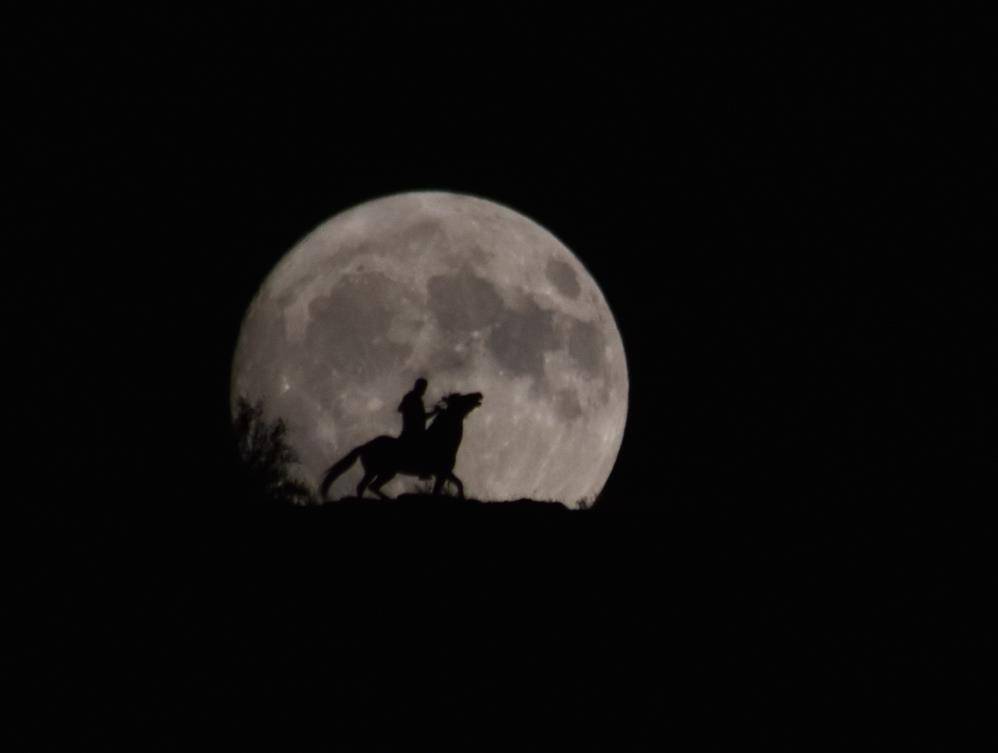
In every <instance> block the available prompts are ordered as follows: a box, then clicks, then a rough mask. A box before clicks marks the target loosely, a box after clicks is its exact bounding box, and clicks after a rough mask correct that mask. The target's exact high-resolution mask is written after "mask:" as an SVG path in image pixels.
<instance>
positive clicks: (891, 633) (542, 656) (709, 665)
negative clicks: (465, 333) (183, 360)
mask: <svg viewBox="0 0 998 753" xmlns="http://www.w3.org/2000/svg"><path fill="white" fill-rule="evenodd" d="M203 501H204V505H205V506H204V508H203V511H202V512H201V513H199V514H195V513H192V512H191V511H190V508H189V507H185V508H182V509H179V510H178V509H177V508H170V507H169V506H166V505H165V504H159V505H157V506H156V507H155V508H149V507H143V499H142V498H141V496H138V495H137V496H136V497H135V499H134V505H133V506H132V507H131V509H130V511H123V510H116V511H114V512H113V513H107V512H105V513H104V514H101V512H100V510H99V508H95V507H92V506H90V505H84V504H80V505H79V506H77V507H75V508H73V507H71V506H68V505H64V506H62V507H61V511H60V512H59V513H58V514H56V513H54V512H53V513H51V514H48V513H46V514H43V513H41V512H39V513H38V514H37V515H36V516H35V517H34V519H33V521H32V522H30V524H29V525H28V526H27V527H26V528H24V529H8V530H19V531H21V532H23V535H20V536H19V539H20V540H19V542H18V543H17V544H16V545H14V546H13V547H11V548H8V552H11V551H13V552H14V553H16V554H17V558H16V562H17V571H16V572H17V577H16V578H13V579H12V580H11V583H10V587H9V588H8V589H7V591H6V596H5V599H6V600H5V608H6V615H7V617H6V620H5V623H6V624H5V627H6V628H7V634H8V636H9V637H8V638H7V642H6V643H5V644H4V649H3V654H2V668H3V674H4V677H5V679H6V681H7V682H8V683H11V684H12V685H13V686H14V687H15V688H16V689H17V693H16V695H15V696H14V697H15V701H14V703H13V704H12V705H9V706H8V707H7V710H6V713H7V714H8V718H9V720H13V721H11V722H9V723H5V726H4V730H3V733H2V734H3V735H4V736H5V737H8V738H12V739H11V745H10V746H5V747H7V749H10V750H23V749H33V748H39V747H40V748H46V747H53V746H55V743H54V742H53V741H54V740H57V739H58V740H61V741H65V740H69V741H71V742H73V743H75V744H76V745H77V746H78V747H79V748H81V749H92V748H108V747H121V748H124V747H129V746H131V747H132V748H133V749H142V750H169V749H177V748H179V747H183V746H184V745H185V744H186V743H187V742H189V741H191V740H198V741H199V742H202V743H205V744H208V745H212V746H220V747H223V748H225V749H233V748H242V747H245V746H247V745H253V746H263V747H267V748H270V749H287V750H303V749H308V750H311V749H330V748H332V749H336V750H411V749H413V747H416V745H417V743H424V742H425V743H428V744H432V745H433V747H434V748H435V749H441V748H451V749H454V748H459V749H463V750H476V751H489V750H495V751H509V750H561V749H572V750H601V751H630V750H660V749H665V748H668V747H670V746H676V747H678V748H680V749H684V750H732V749H745V748H750V747H752V748H755V747H759V746H762V748H763V749H767V750H779V749H785V750H845V749H848V750H883V749H895V748H898V747H901V748H908V749H912V750H915V749H919V750H923V749H932V748H933V747H939V746H938V745H937V744H936V743H939V744H941V742H940V741H945V742H950V741H953V740H958V739H974V738H973V737H967V736H970V735H975V736H976V735H978V734H983V735H993V732H992V731H990V730H987V729H982V728H981V727H980V726H976V727H974V726H972V725H973V724H975V723H976V724H978V725H979V721H980V720H984V719H987V718H988V713H987V709H988V707H989V704H990V703H991V702H992V700H993V689H990V690H989V688H990V687H991V686H990V685H989V683H990V675H989V673H988V671H987V668H986V667H987V665H986V663H985V662H984V661H983V658H984V657H985V656H986V655H987V653H988V651H989V647H990V645H991V641H992V638H991V632H990V631H989V630H987V629H986V628H985V626H986V625H987V624H988V623H987V622H986V620H985V619H984V614H985V611H986V607H987V605H988V604H989V603H990V598H989V596H990V594H991V593H993V592H994V589H993V586H994V585H995V583H994V582H993V581H994V571H993V568H988V564H987V560H988V559H989V557H988V556H987V550H986V549H982V548H981V544H982V542H984V541H985V540H987V539H988V537H989V536H991V534H990V533H989V532H988V531H987V530H978V531H976V532H974V533H973V535H971V532H970V531H969V529H966V528H964V529H963V530H962V533H961V535H960V536H959V537H954V536H952V535H951V534H952V532H953V531H954V530H955V529H959V523H958V522H959V520H960V516H959V514H958V513H957V512H956V510H955V509H954V508H950V509H948V510H946V511H945V512H944V511H943V510H942V509H940V510H939V511H938V512H936V513H933V514H932V515H927V514H924V511H923V513H922V514H915V512H913V509H911V508H909V509H907V510H905V509H903V508H900V507H896V508H894V509H893V511H892V512H890V513H889V514H888V513H886V512H884V513H883V514H881V515H878V516H874V515H873V514H872V513H871V511H870V510H869V509H866V510H864V511H863V512H864V513H865V514H857V512H858V511H860V510H861V508H859V507H858V506H857V505H846V504H840V505H839V506H838V507H837V508H836V507H833V506H831V505H830V503H829V504H818V502H817V501H816V500H812V501H811V503H810V504H808V500H806V499H805V498H800V499H797V500H790V499H785V500H783V501H780V500H778V499H775V498H774V499H770V500H766V501H765V504H763V501H762V500H755V501H753V500H750V499H737V498H735V497H732V498H730V499H729V500H727V501H725V500H722V499H717V500H713V501H711V500H698V501H696V503H695V504H694V503H692V502H690V503H686V504H684V503H683V502H682V501H679V500H665V499H662V500H661V507H660V508H659V512H658V513H645V514H628V513H620V512H618V511H615V510H614V508H613V507H611V506H608V507H604V508H601V507H600V506H597V507H596V508H595V509H593V510H591V511H586V512H580V513H577V512H571V511H567V510H565V508H564V507H562V506H560V505H552V504H548V503H535V502H530V501H521V502H519V503H515V504H497V505H493V504H480V503H475V502H473V501H464V502H462V501H460V500H456V499H452V498H443V499H439V498H437V499H434V498H426V497H418V496H416V497H406V498H402V499H399V500H395V501H391V502H378V501H374V500H363V501H362V502H361V501H357V500H345V501H342V502H340V503H336V504H329V505H326V506H322V507H307V508H294V507H281V508H273V507H266V506H262V505H256V506H254V505H250V504H249V503H248V502H247V501H246V500H245V499H239V498H232V499H230V500H228V501H227V503H226V504H225V505H221V506H220V505H218V504H213V501H212V500H210V499H204V500H203ZM909 501H910V500H909ZM216 502H217V501H216ZM792 502H795V503H796V504H792ZM823 502H826V503H828V502H829V501H828V500H823ZM240 506H241V507H240ZM237 509H238V510H241V512H238V513H234V512H233V511H234V510H237ZM975 573H976V574H977V576H978V577H980V575H981V574H984V576H985V577H986V578H987V579H988V580H989V583H988V584H987V585H986V587H981V586H979V585H977V584H976V583H974V584H973V585H971V584H972V583H973V581H970V580H964V577H963V576H967V577H970V576H971V575H972V574H975ZM956 678H959V681H958V682H957V679H956ZM944 696H945V697H944ZM946 702H958V703H959V704H960V711H959V716H958V717H954V716H953V715H951V714H949V713H946V712H945V711H944V703H946ZM955 718H956V719H960V720H963V722H964V723H963V726H962V727H959V728H955V727H954V726H953V724H954V721H953V720H954V719H955ZM975 720H978V721H977V722H975ZM977 739H980V738H977ZM933 741H934V742H933ZM930 742H931V744H930ZM732 746H735V747H732ZM55 747H58V746H55Z"/></svg>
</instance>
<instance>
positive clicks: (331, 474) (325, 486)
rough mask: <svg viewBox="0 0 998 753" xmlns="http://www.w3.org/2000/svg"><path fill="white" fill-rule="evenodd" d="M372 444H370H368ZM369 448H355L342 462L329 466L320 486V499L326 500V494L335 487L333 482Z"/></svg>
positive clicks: (363, 446) (364, 445)
mask: <svg viewBox="0 0 998 753" xmlns="http://www.w3.org/2000/svg"><path fill="white" fill-rule="evenodd" d="M368 444H370V442H368ZM366 448H367V444H362V445H361V446H360V447H355V448H353V449H352V450H350V452H348V453H347V454H346V457H344V458H343V459H342V460H338V461H337V462H335V463H333V464H332V465H331V466H329V470H327V471H326V472H325V474H324V475H323V476H322V483H321V484H319V499H325V498H326V494H327V493H328V492H329V487H330V486H332V485H333V482H334V481H335V480H336V479H338V478H339V477H340V476H342V475H343V474H344V473H346V472H347V471H348V470H350V466H352V465H353V464H354V463H356V462H357V458H359V457H360V454H361V453H362V452H363V451H364V450H365V449H366Z"/></svg>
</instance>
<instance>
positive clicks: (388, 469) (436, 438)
mask: <svg viewBox="0 0 998 753" xmlns="http://www.w3.org/2000/svg"><path fill="white" fill-rule="evenodd" d="M441 403H442V404H443V408H442V409H441V411H440V413H439V414H438V415H437V417H436V419H434V421H433V423H432V424H430V426H429V427H428V428H427V429H426V432H425V433H424V434H423V436H422V437H421V438H420V440H419V442H418V443H411V442H406V441H404V440H400V439H399V438H398V437H389V436H380V437H375V438H374V439H372V440H371V441H370V442H367V443H366V444H362V445H361V446H360V447H355V448H354V449H352V450H350V452H348V453H347V454H346V456H345V457H344V458H343V459H342V460H339V461H337V462H336V463H333V465H331V466H330V467H329V470H327V471H326V473H325V474H324V475H323V477H322V483H321V484H320V485H319V495H320V497H321V498H322V499H326V494H327V493H328V492H329V487H330V486H331V485H332V483H333V482H334V481H335V480H336V479H337V478H339V477H340V476H342V475H343V474H344V473H346V472H347V471H348V470H349V469H350V467H351V466H353V464H354V463H355V462H357V459H358V458H359V459H360V462H361V465H362V466H363V467H364V477H363V478H362V479H361V480H360V483H359V484H357V496H358V497H363V496H364V492H365V491H366V490H367V489H370V490H371V491H372V492H374V493H375V494H377V495H378V496H379V497H381V498H382V499H390V497H388V496H387V495H386V494H384V493H382V491H381V487H382V486H384V485H385V484H387V483H388V482H389V481H391V480H392V479H393V478H395V476H397V475H398V474H400V473H401V474H403V475H407V476H419V477H420V478H429V477H431V476H434V477H435V478H436V481H435V482H434V484H433V493H434V494H435V495H436V494H440V492H441V491H442V490H443V488H444V484H445V483H446V482H447V481H453V482H454V484H455V485H456V486H457V493H458V496H459V497H461V498H462V499H463V498H464V484H463V483H461V479H459V478H458V477H457V476H455V475H454V463H455V462H456V461H457V449H458V447H460V445H461V438H462V436H463V435H464V419H465V416H467V415H468V414H469V413H471V411H473V410H474V409H475V408H477V407H478V406H480V405H481V404H482V393H481V392H472V393H470V394H467V395H461V394H458V393H453V394H450V395H447V396H446V397H444V398H443V399H442V400H441Z"/></svg>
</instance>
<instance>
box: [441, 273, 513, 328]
mask: <svg viewBox="0 0 998 753" xmlns="http://www.w3.org/2000/svg"><path fill="white" fill-rule="evenodd" d="M427 291H428V293H429V306H430V311H432V312H433V316H434V317H435V318H436V320H437V324H439V325H440V329H441V330H442V331H443V332H445V333H446V334H448V335H467V334H469V333H470V332H472V331H474V330H476V329H482V328H484V327H487V326H488V325H489V324H492V323H493V322H494V321H495V320H496V319H497V318H498V317H499V316H500V312H501V311H502V309H503V303H502V298H500V296H499V293H498V292H497V291H496V289H495V286H494V285H493V284H492V283H491V282H489V281H488V280H486V279H484V278H482V277H478V276H477V275H475V274H474V272H472V271H471V270H470V269H463V270H460V271H458V272H455V273H454V274H452V275H437V276H436V277H431V278H430V279H429V281H428V282H427Z"/></svg>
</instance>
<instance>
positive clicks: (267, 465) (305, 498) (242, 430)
mask: <svg viewBox="0 0 998 753" xmlns="http://www.w3.org/2000/svg"><path fill="white" fill-rule="evenodd" d="M234 429H235V432H236V441H237V443H238V451H239V457H240V459H241V460H242V464H243V470H244V473H245V475H246V483H247V486H248V487H249V489H251V490H252V491H254V492H255V493H258V494H262V495H263V496H264V497H265V498H266V499H267V500H268V501H272V502H277V503H282V504H292V505H306V504H310V503H312V502H313V501H315V500H314V496H313V494H312V491H311V489H309V487H308V485H307V484H305V482H303V481H301V480H300V479H298V478H297V477H296V476H295V475H294V473H293V472H292V470H291V466H293V465H296V464H298V462H299V458H298V454H297V453H296V452H295V450H294V448H292V447H291V445H289V444H288V441H287V431H288V428H287V425H286V424H285V423H284V419H282V418H278V419H277V420H276V421H274V422H268V421H266V420H265V419H264V417H263V402H262V401H258V402H256V403H255V404H254V403H250V402H249V401H248V400H247V399H246V398H244V397H240V398H239V401H238V403H237V410H236V417H235V421H234Z"/></svg>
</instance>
